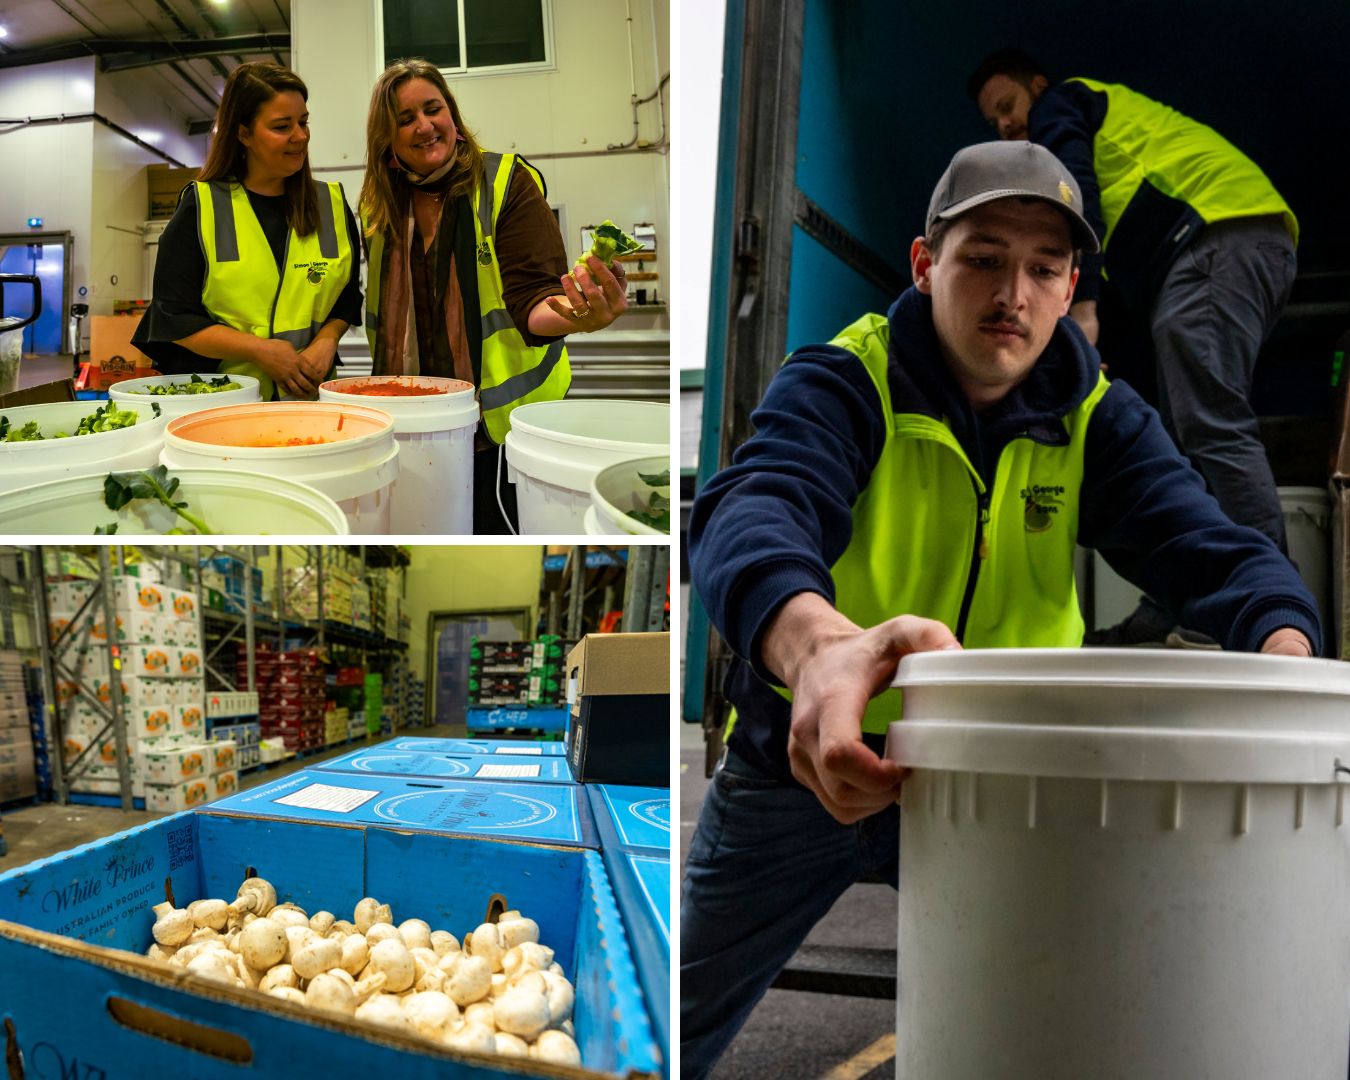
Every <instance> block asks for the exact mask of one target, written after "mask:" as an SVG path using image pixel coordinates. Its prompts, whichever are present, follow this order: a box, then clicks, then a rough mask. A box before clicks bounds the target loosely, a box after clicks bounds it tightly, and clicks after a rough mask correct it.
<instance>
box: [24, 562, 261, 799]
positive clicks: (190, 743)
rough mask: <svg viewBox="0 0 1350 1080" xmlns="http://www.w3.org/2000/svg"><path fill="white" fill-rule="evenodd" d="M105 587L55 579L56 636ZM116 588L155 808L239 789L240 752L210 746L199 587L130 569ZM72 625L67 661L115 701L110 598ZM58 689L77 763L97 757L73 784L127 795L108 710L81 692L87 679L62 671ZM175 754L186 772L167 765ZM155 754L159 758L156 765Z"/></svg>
mask: <svg viewBox="0 0 1350 1080" xmlns="http://www.w3.org/2000/svg"><path fill="white" fill-rule="evenodd" d="M95 587H96V585H95V583H94V582H92V581H68V582H59V583H56V584H54V585H51V586H49V588H48V608H49V612H50V615H51V620H52V625H51V627H50V630H51V632H52V633H53V635H54V634H55V633H57V632H59V631H60V629H62V628H63V627H66V626H69V625H70V624H71V621H72V620H74V619H75V616H76V614H77V612H78V611H79V609H80V606H81V605H82V604H83V603H84V600H85V598H86V597H88V596H90V595H91V594H92V593H93V591H94V589H95ZM109 587H110V588H111V589H112V591H113V608H114V627H113V633H112V639H113V641H114V642H115V643H116V645H117V647H118V650H119V653H120V663H121V671H120V675H119V681H120V685H121V691H122V708H123V714H124V716H125V719H126V737H127V750H128V754H129V762H128V765H129V767H130V770H131V778H132V793H133V794H134V795H136V796H138V797H144V798H145V800H146V808H147V809H150V810H162V811H170V810H183V809H186V808H187V807H189V806H197V805H200V804H201V803H204V802H208V801H210V800H211V799H214V798H218V797H219V796H221V795H228V794H230V793H232V792H233V791H235V790H236V789H237V787H238V775H237V773H236V771H235V768H234V765H235V759H234V754H233V750H232V749H231V752H230V753H229V754H228V755H226V754H221V753H218V752H216V751H211V752H208V750H207V744H206V727H205V723H206V721H205V708H206V704H205V697H206V694H205V686H204V683H203V679H202V663H203V659H202V648H201V630H200V625H201V624H200V622H199V619H198V613H197V598H196V595H195V594H193V593H190V592H187V591H185V590H182V589H172V588H169V587H167V586H164V585H160V584H158V583H155V582H150V581H146V580H137V579H136V578H134V577H123V576H121V575H114V576H113V577H112V578H111V580H110V584H109ZM70 632H71V634H72V635H73V639H72V644H71V645H70V647H69V648H67V649H66V650H65V651H64V652H63V653H62V657H63V660H64V663H65V665H66V667H67V668H69V669H70V670H71V671H73V673H74V674H75V675H76V676H77V677H78V679H79V680H80V681H81V682H83V683H84V685H85V686H86V687H87V688H88V689H89V690H90V691H91V692H92V693H93V694H94V695H95V696H97V698H98V700H99V702H100V703H101V704H102V705H104V706H109V705H111V702H112V685H111V673H110V671H109V650H108V639H109V634H108V628H107V626H106V625H105V621H104V618H103V606H102V604H101V603H97V602H96V603H94V604H92V605H91V606H90V609H89V610H86V611H85V613H84V615H83V616H82V617H81V618H80V619H79V621H78V623H77V624H76V625H75V626H74V627H73V628H72V629H71V631H70ZM56 695H57V701H58V703H59V707H60V711H61V717H62V733H63V745H64V750H65V758H66V761H67V763H68V764H69V763H70V762H72V761H74V760H75V759H77V758H81V757H83V760H85V761H92V764H91V765H90V767H89V768H88V769H85V770H83V771H82V772H80V775H78V777H77V778H76V779H75V780H74V781H73V782H72V784H71V790H72V791H75V792H85V793H92V794H117V793H118V792H119V791H120V790H121V788H120V783H119V781H118V768H117V766H118V762H117V741H116V738H115V737H114V735H113V734H112V733H111V731H108V732H105V733H104V734H103V735H102V736H101V737H100V735H99V733H100V732H101V731H103V729H104V727H105V721H104V718H103V716H102V715H101V714H100V713H99V711H98V710H97V709H96V708H95V706H94V705H93V704H92V703H91V702H89V701H88V700H87V699H86V698H84V697H83V696H81V694H80V691H79V684H78V683H77V682H75V681H74V680H72V679H70V678H69V677H68V675H66V674H65V673H62V672H59V671H58V674H57V679H56ZM94 744H96V745H94ZM194 752H195V753H196V755H197V758H199V759H200V765H199V766H198V764H197V763H196V759H194V758H193V753H194ZM166 755H168V756H174V757H179V756H181V760H179V762H178V765H177V766H176V768H177V769H178V770H179V771H177V772H175V771H174V770H173V769H170V768H169V767H168V766H167V765H166V764H165V761H166V760H167V758H166ZM151 760H154V761H155V762H156V764H155V765H154V766H153V767H151V766H150V765H149V762H150V761H151ZM184 769H186V770H187V771H186V772H184V771H182V770H184ZM77 771H79V770H78V769H77Z"/></svg>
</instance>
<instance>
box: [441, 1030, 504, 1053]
mask: <svg viewBox="0 0 1350 1080" xmlns="http://www.w3.org/2000/svg"><path fill="white" fill-rule="evenodd" d="M445 1045H446V1046H450V1047H453V1048H454V1049H456V1050H473V1051H476V1052H478V1053H480V1054H495V1053H496V1052H497V1040H496V1037H495V1036H494V1035H493V1033H492V1029H491V1028H487V1027H483V1026H482V1025H481V1024H461V1025H460V1026H459V1027H457V1028H455V1030H454V1031H452V1032H451V1033H450V1034H449V1035H447V1036H446V1037H445Z"/></svg>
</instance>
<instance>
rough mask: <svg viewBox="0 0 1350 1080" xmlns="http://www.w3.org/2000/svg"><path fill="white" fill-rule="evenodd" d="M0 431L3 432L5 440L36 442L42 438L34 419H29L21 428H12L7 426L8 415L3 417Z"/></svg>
mask: <svg viewBox="0 0 1350 1080" xmlns="http://www.w3.org/2000/svg"><path fill="white" fill-rule="evenodd" d="M0 431H3V432H5V442H36V441H37V440H38V439H40V438H42V432H40V431H39V430H38V424H37V421H36V420H29V421H28V423H26V424H24V426H23V427H21V428H12V427H10V426H9V417H5V418H4V425H3V426H2V427H0Z"/></svg>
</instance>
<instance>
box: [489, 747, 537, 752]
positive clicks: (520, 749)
mask: <svg viewBox="0 0 1350 1080" xmlns="http://www.w3.org/2000/svg"><path fill="white" fill-rule="evenodd" d="M492 752H493V753H494V754H542V753H543V752H544V748H543V747H542V746H499V747H497V748H496V749H494V750H493V751H492Z"/></svg>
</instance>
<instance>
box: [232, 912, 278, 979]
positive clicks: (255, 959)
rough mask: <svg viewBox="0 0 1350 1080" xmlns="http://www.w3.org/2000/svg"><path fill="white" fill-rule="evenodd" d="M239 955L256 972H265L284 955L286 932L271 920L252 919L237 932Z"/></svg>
mask: <svg viewBox="0 0 1350 1080" xmlns="http://www.w3.org/2000/svg"><path fill="white" fill-rule="evenodd" d="M239 954H240V955H241V956H242V957H243V958H244V962H245V963H246V964H248V966H249V967H251V968H253V969H254V970H256V971H266V970H268V969H269V968H270V967H272V965H273V964H277V963H280V961H281V958H282V957H284V956H285V955H286V931H285V929H284V928H283V927H282V925H281V924H280V923H276V922H273V921H272V920H271V919H266V918H264V919H254V920H253V921H252V922H251V923H249V924H248V925H247V926H246V927H244V929H243V930H241V931H240V932H239Z"/></svg>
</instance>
